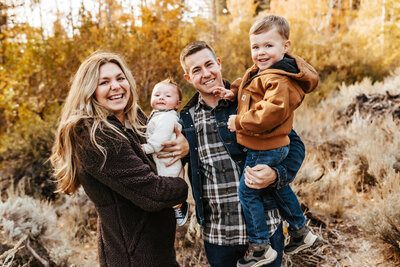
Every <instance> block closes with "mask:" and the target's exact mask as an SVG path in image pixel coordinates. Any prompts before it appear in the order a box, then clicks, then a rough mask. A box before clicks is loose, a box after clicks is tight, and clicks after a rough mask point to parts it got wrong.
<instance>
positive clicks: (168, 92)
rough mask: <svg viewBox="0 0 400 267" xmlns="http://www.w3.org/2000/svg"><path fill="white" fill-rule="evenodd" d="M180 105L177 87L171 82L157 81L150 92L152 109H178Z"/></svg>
mask: <svg viewBox="0 0 400 267" xmlns="http://www.w3.org/2000/svg"><path fill="white" fill-rule="evenodd" d="M180 105H181V101H180V100H179V94H178V88H176V86H174V85H173V84H166V83H159V84H156V86H154V89H153V93H152V94H151V107H152V108H153V110H165V109H178V108H179V106H180Z"/></svg>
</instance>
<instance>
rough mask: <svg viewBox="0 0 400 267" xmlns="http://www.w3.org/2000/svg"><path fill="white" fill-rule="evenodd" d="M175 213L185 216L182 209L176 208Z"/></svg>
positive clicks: (179, 216) (178, 215)
mask: <svg viewBox="0 0 400 267" xmlns="http://www.w3.org/2000/svg"><path fill="white" fill-rule="evenodd" d="M175 215H176V217H177V218H183V217H184V214H183V212H182V209H176V210H175Z"/></svg>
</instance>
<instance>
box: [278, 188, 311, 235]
mask: <svg viewBox="0 0 400 267" xmlns="http://www.w3.org/2000/svg"><path fill="white" fill-rule="evenodd" d="M273 196H274V199H275V201H276V202H277V204H278V207H279V212H280V214H281V216H282V218H283V219H284V220H285V221H287V222H288V224H289V232H291V231H296V230H300V229H301V228H303V227H304V226H306V218H305V217H304V214H303V211H302V210H301V207H300V203H299V201H298V200H297V197H296V195H295V193H293V191H292V188H290V186H289V185H286V186H284V187H281V188H279V189H277V190H273Z"/></svg>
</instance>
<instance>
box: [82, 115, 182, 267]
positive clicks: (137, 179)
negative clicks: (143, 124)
mask: <svg viewBox="0 0 400 267" xmlns="http://www.w3.org/2000/svg"><path fill="white" fill-rule="evenodd" d="M109 121H110V122H111V123H112V124H113V125H115V126H116V127H118V128H119V129H121V131H122V132H123V133H124V134H125V136H126V137H127V138H128V140H126V139H123V138H121V137H119V136H118V135H116V134H115V133H113V132H111V131H108V132H107V133H104V132H103V133H102V132H100V131H98V133H97V135H96V138H97V140H98V142H99V143H100V144H101V145H102V146H104V147H105V149H106V151H107V160H106V161H105V162H104V167H103V168H102V167H101V166H102V164H103V161H104V157H103V156H102V155H101V154H100V152H99V151H98V150H97V149H94V148H93V147H92V146H90V145H89V146H88V144H90V140H89V135H88V131H87V129H88V128H87V127H85V126H84V125H85V123H89V122H88V121H86V122H83V123H81V124H80V126H81V127H79V128H80V130H79V137H78V140H76V144H78V145H77V146H76V149H77V152H78V153H77V155H78V157H79V161H80V162H81V163H82V164H81V166H82V168H80V169H79V170H78V178H79V181H80V183H81V184H82V186H83V188H84V190H85V192H86V194H87V195H88V196H89V198H90V199H91V200H92V201H93V202H94V204H95V207H96V210H97V215H98V221H97V222H98V252H99V261H100V266H115V267H117V266H118V267H128V266H152V267H156V266H160V267H161V266H163V267H165V266H179V265H178V263H177V262H176V256H175V250H174V238H175V227H176V226H175V225H176V222H175V216H174V212H173V209H172V208H171V207H172V206H174V205H176V204H179V203H182V202H184V201H185V200H186V197H187V192H188V186H187V184H186V182H185V181H184V180H183V179H181V178H177V177H159V176H157V175H156V174H155V169H154V166H155V165H154V163H153V162H152V161H151V159H149V158H148V157H147V155H146V154H145V153H144V152H143V151H142V149H141V147H140V144H139V143H140V141H139V139H141V138H140V137H139V136H137V135H135V134H134V132H133V131H132V130H129V129H126V128H124V127H123V126H122V124H121V123H120V122H119V121H118V120H117V119H116V118H115V117H110V118H109ZM79 139H80V140H79Z"/></svg>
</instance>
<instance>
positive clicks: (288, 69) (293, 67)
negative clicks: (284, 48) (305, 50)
mask: <svg viewBox="0 0 400 267" xmlns="http://www.w3.org/2000/svg"><path fill="white" fill-rule="evenodd" d="M258 70H259V69H258V67H257V66H256V65H254V66H253V67H252V68H251V69H250V72H251V73H257V72H258ZM267 74H279V75H285V76H288V77H290V78H292V79H294V80H296V81H297V83H298V84H299V85H300V87H301V88H302V89H303V91H304V92H305V93H310V92H312V91H313V90H314V89H315V88H316V87H317V85H318V82H319V77H318V73H317V71H316V70H315V69H314V68H313V67H312V66H311V65H310V64H308V63H307V62H306V61H304V59H302V58H301V57H298V56H296V55H292V54H290V53H287V54H285V57H284V59H282V60H281V61H278V62H276V63H275V64H274V65H272V66H271V67H270V68H269V69H266V70H264V71H262V72H260V73H259V74H257V76H261V75H267Z"/></svg>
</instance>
